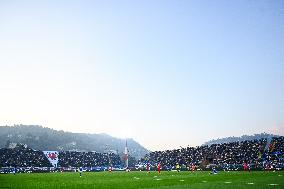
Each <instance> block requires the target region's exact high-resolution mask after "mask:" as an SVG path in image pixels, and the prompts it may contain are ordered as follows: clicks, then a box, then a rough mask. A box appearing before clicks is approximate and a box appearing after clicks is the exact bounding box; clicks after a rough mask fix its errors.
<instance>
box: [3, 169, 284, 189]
mask: <svg viewBox="0 0 284 189" xmlns="http://www.w3.org/2000/svg"><path fill="white" fill-rule="evenodd" d="M12 188H13V189H14V188H15V189H21V188H22V189H34V188H36V189H40V188H52V189H55V188H64V189H65V188H66V189H72V188H76V189H87V188H98V189H111V188H113V189H134V188H145V189H146V188H153V189H154V188H155V189H186V188H189V189H191V188H192V189H195V188H197V189H198V188H218V189H222V188H232V189H233V188H234V189H236V188H256V189H260V188H263V189H266V188H282V189H283V188H284V171H278V172H263V171H258V172H250V173H249V172H219V173H218V174H214V175H213V174H209V172H206V171H200V172H194V173H191V172H185V171H184V172H179V173H178V172H166V171H165V172H161V174H158V173H157V172H154V171H153V172H151V173H147V172H138V171H137V172H135V171H134V172H111V173H109V172H84V173H83V175H82V177H80V176H79V173H75V172H73V173H70V172H69V173H67V172H66V173H34V174H33V173H31V174H16V175H13V174H2V175H0V189H12Z"/></svg>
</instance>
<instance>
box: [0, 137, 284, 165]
mask: <svg viewBox="0 0 284 189" xmlns="http://www.w3.org/2000/svg"><path fill="white" fill-rule="evenodd" d="M283 157H284V137H277V138H272V139H271V140H267V139H261V140H253V141H241V142H232V143H223V144H212V145H210V146H207V145H205V146H197V147H186V148H180V149H175V150H165V151H155V152H151V153H149V154H147V155H146V156H145V157H144V158H142V159H140V160H139V163H138V164H140V165H141V164H142V165H146V164H150V165H152V166H155V165H157V164H158V163H160V164H161V166H162V169H172V168H173V167H175V166H176V165H180V166H181V167H191V166H192V165H194V166H197V167H205V166H208V165H216V166H219V167H228V165H233V166H235V167H237V166H240V165H242V164H243V163H247V164H249V165H250V166H254V167H258V166H259V167H262V168H264V167H266V166H267V165H269V166H270V167H271V166H274V167H275V166H277V164H280V163H282V166H283V164H284V163H283V161H284V160H283V159H284V158H283ZM58 160H59V161H58V164H57V167H65V168H74V167H75V168H76V167H98V166H121V165H122V160H121V157H120V156H119V155H118V154H116V153H114V152H110V153H98V152H78V151H60V152H59V156H58ZM0 167H52V165H51V164H50V162H49V160H48V158H47V157H46V156H45V155H44V153H43V152H42V151H37V150H33V149H31V148H28V147H27V146H26V145H21V144H18V145H16V146H15V147H13V148H2V149H0Z"/></svg>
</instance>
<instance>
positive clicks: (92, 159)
mask: <svg viewBox="0 0 284 189" xmlns="http://www.w3.org/2000/svg"><path fill="white" fill-rule="evenodd" d="M58 164H59V165H58V166H60V167H95V166H109V165H112V166H114V165H120V164H121V160H120V157H119V155H117V154H115V153H98V152H73V151H66V152H60V153H59V162H58Z"/></svg>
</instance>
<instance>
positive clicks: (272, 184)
mask: <svg viewBox="0 0 284 189" xmlns="http://www.w3.org/2000/svg"><path fill="white" fill-rule="evenodd" d="M268 185H270V186H277V185H279V184H268Z"/></svg>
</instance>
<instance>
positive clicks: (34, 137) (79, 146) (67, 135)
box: [0, 125, 149, 158]
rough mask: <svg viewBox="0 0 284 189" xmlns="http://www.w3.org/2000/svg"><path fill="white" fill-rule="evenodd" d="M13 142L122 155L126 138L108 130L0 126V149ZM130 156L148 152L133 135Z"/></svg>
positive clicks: (39, 146) (34, 147) (31, 145)
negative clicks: (107, 132) (76, 131)
mask: <svg viewBox="0 0 284 189" xmlns="http://www.w3.org/2000/svg"><path fill="white" fill-rule="evenodd" d="M10 143H23V144H27V145H28V146H29V147H31V148H33V149H36V150H58V151H69V150H73V151H97V152H101V153H104V152H107V151H110V150H111V151H116V152H117V153H119V154H123V152H124V148H125V140H124V139H120V138H117V137H112V136H111V135H108V134H106V133H100V134H94V133H73V132H69V131H63V130H55V129H52V128H48V127H42V126H39V125H14V126H0V148H4V147H7V145H9V144H10ZM127 144H128V149H129V155H130V156H133V157H135V158H141V157H143V156H144V155H145V154H146V153H148V152H149V151H148V150H147V149H146V148H144V147H143V146H142V145H140V144H139V143H138V142H136V141H135V140H134V139H132V138H127Z"/></svg>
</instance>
